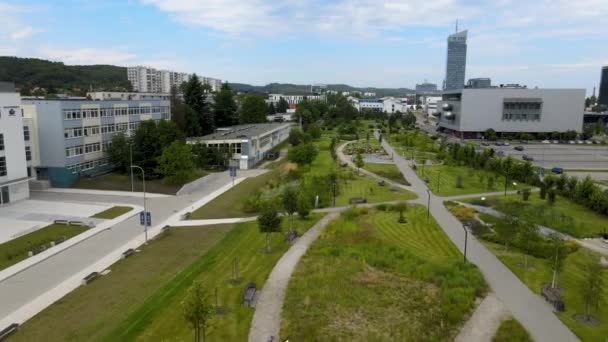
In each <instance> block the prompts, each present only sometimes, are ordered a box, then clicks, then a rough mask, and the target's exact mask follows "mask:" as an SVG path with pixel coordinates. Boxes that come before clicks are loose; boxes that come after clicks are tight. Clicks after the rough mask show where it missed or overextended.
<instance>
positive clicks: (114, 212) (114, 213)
mask: <svg viewBox="0 0 608 342" xmlns="http://www.w3.org/2000/svg"><path fill="white" fill-rule="evenodd" d="M131 210H133V208H131V207H122V206H114V207H112V208H110V209H108V210H104V211H102V212H99V213H97V214H95V215H93V216H91V217H92V218H99V219H106V220H111V219H115V218H117V217H118V216H120V215H123V214H126V213H128V212H129V211H131Z"/></svg>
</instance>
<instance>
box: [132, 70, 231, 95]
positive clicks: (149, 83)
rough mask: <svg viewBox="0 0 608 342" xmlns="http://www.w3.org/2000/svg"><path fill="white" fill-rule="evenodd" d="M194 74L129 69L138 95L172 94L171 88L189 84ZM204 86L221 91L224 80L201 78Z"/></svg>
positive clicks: (134, 89)
mask: <svg viewBox="0 0 608 342" xmlns="http://www.w3.org/2000/svg"><path fill="white" fill-rule="evenodd" d="M191 77H192V74H188V73H184V72H176V71H171V70H156V69H154V68H149V67H144V66H135V67H128V68H127V79H128V80H129V82H131V85H132V86H133V91H135V92H138V93H170V92H171V88H172V87H173V86H176V87H178V88H179V86H181V85H182V83H184V82H188V81H189V80H190V78H191ZM200 81H201V83H202V84H206V85H208V86H209V87H211V91H219V90H220V88H221V87H222V80H220V79H217V78H211V77H200Z"/></svg>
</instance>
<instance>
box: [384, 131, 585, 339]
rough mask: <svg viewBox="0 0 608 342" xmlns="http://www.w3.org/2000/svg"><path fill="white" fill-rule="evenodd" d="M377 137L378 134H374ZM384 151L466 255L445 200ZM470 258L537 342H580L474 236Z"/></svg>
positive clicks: (386, 146) (387, 146)
mask: <svg viewBox="0 0 608 342" xmlns="http://www.w3.org/2000/svg"><path fill="white" fill-rule="evenodd" d="M375 134H377V133H375ZM382 147H383V148H384V149H385V150H386V152H387V153H393V156H394V161H395V165H396V166H397V167H398V168H399V170H400V171H401V173H402V174H403V176H404V177H405V179H407V180H408V182H409V183H410V184H411V190H412V191H414V192H415V193H416V194H417V195H418V196H419V197H420V198H421V199H422V198H425V199H427V200H428V197H430V203H431V206H430V211H431V214H432V215H433V217H434V218H435V220H436V221H437V223H439V225H440V226H441V228H442V229H443V231H444V232H445V233H446V235H447V236H448V237H449V238H450V240H452V242H453V243H454V244H455V245H456V246H457V247H458V249H460V250H461V251H463V249H464V234H463V227H462V224H461V223H460V221H458V219H456V217H454V216H453V215H452V214H451V213H450V212H449V211H448V210H447V209H446V208H445V206H444V205H443V201H444V200H446V198H443V197H439V196H436V195H434V194H433V193H432V192H431V193H427V189H428V188H427V186H426V184H425V183H424V182H423V181H422V180H420V178H418V176H417V175H416V173H415V172H414V171H413V170H412V169H411V168H410V167H409V166H408V165H407V161H406V160H405V159H403V157H401V156H399V155H398V154H397V153H395V151H394V150H393V148H392V146H391V145H390V144H388V143H387V142H386V141H385V140H383V141H382ZM467 258H468V259H469V260H470V261H471V262H473V263H474V264H475V265H477V266H478V267H479V269H480V271H481V272H482V273H483V275H484V277H485V279H486V281H487V282H488V284H489V285H490V287H491V288H492V290H493V291H494V293H496V296H497V297H498V299H500V301H502V302H503V303H504V305H505V306H506V307H507V309H508V310H509V311H511V313H512V315H513V316H514V317H515V319H517V320H518V321H519V322H520V323H521V324H522V325H523V326H524V327H525V328H526V330H527V331H528V332H529V333H530V335H531V336H532V338H533V339H534V340H535V341H537V342H543V341H547V342H549V341H551V342H556V341H578V338H577V337H576V336H575V335H574V334H573V333H572V332H571V331H570V329H568V327H566V325H565V324H564V323H562V321H560V320H559V319H558V318H557V316H555V314H554V313H553V310H552V307H551V306H550V305H549V304H548V303H547V302H545V301H544V300H543V299H542V298H541V297H540V296H539V295H537V294H535V293H533V292H532V291H531V290H530V289H529V288H528V287H527V286H526V285H524V284H523V283H522V282H521V281H520V280H519V279H518V278H517V277H516V276H515V275H514V274H513V273H512V272H511V271H510V270H509V269H508V268H507V267H506V266H505V265H504V264H503V263H502V262H501V261H500V260H498V258H496V256H495V255H494V254H492V253H491V252H490V251H488V250H487V249H486V248H485V247H484V246H483V245H482V244H481V243H480V242H479V241H478V240H477V239H476V238H475V237H474V236H472V235H471V236H470V238H469V243H468V247H467Z"/></svg>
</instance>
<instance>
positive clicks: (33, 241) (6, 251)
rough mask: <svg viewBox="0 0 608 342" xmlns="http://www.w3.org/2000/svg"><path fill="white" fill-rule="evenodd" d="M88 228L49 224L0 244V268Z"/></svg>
mask: <svg viewBox="0 0 608 342" xmlns="http://www.w3.org/2000/svg"><path fill="white" fill-rule="evenodd" d="M87 229H89V227H85V226H77V225H70V226H68V225H65V224H51V225H49V226H46V227H44V228H41V229H38V230H36V231H34V232H31V233H29V234H26V235H23V236H20V237H18V238H16V239H13V240H10V241H7V242H5V243H2V244H0V270H2V269H5V268H7V267H9V266H12V265H14V264H16V263H18V262H20V261H23V260H25V259H27V258H28V253H29V252H30V251H31V252H33V253H34V254H37V253H39V252H42V251H44V250H45V249H48V248H51V247H52V243H53V244H56V243H61V242H63V241H65V240H67V239H69V238H71V237H73V236H76V235H78V234H80V233H82V232H84V231H86V230H87Z"/></svg>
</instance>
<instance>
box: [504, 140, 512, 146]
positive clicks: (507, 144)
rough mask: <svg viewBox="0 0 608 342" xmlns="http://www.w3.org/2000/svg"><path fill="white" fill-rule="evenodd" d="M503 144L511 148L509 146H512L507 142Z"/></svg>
mask: <svg viewBox="0 0 608 342" xmlns="http://www.w3.org/2000/svg"><path fill="white" fill-rule="evenodd" d="M503 144H504V146H509V145H511V144H509V142H508V141H505V142H504V143H503Z"/></svg>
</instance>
